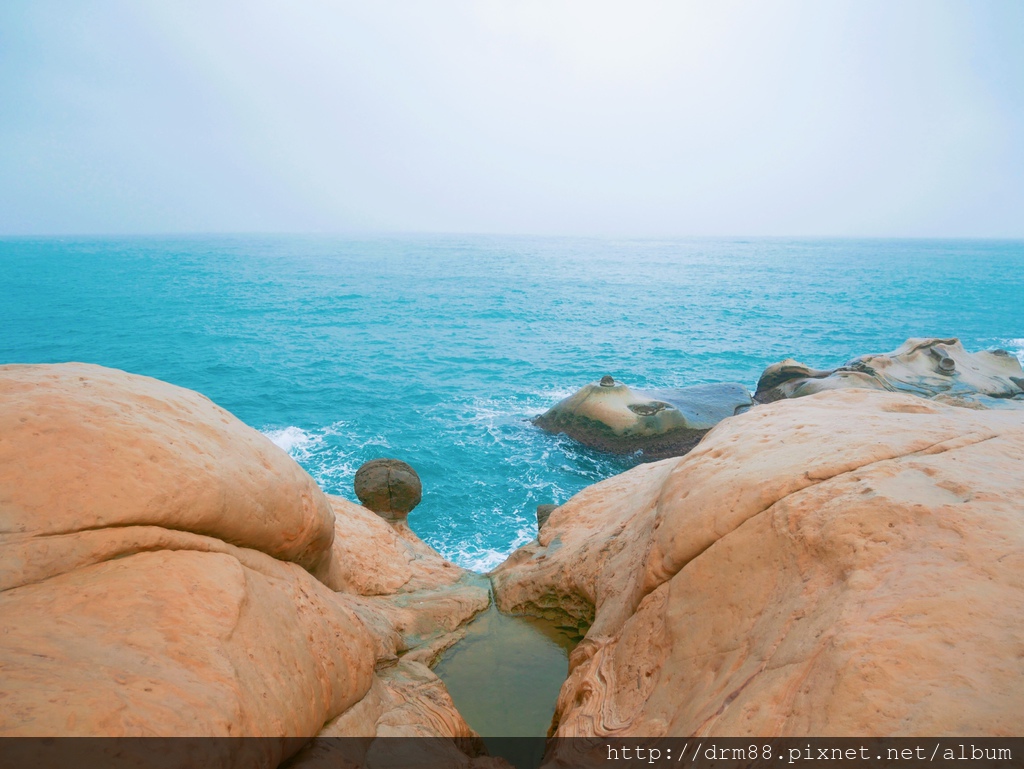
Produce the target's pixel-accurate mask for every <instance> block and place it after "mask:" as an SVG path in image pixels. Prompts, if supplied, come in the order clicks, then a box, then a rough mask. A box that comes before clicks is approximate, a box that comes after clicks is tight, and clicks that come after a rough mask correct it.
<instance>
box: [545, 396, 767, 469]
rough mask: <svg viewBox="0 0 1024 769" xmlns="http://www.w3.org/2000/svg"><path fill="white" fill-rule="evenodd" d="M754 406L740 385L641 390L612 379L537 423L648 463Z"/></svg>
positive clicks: (681, 450) (570, 399) (683, 448)
mask: <svg viewBox="0 0 1024 769" xmlns="http://www.w3.org/2000/svg"><path fill="white" fill-rule="evenodd" d="M752 402H753V401H751V398H750V393H749V392H747V388H745V387H744V386H743V385H740V384H730V383H721V384H710V385H695V386H693V387H681V388H677V389H672V390H650V391H641V390H632V389H630V388H629V387H628V386H626V385H624V384H622V383H621V382H616V381H615V380H614V379H613V378H612V377H610V376H607V377H605V378H604V379H602V380H601V381H600V382H592V383H590V384H588V385H586V386H584V387H583V388H581V389H580V390H578V391H577V392H575V393H573V394H572V395H570V396H569V397H568V398H566V399H565V400H562V401H560V402H559V403H557V404H555V405H554V406H552V407H551V408H550V409H548V410H547V411H546V412H544V413H543V414H541V415H540V416H538V417H536V418H534V420H533V421H534V424H536V425H537V426H538V427H540V428H542V429H544V430H547V431H548V432H552V433H565V434H566V435H568V436H569V437H570V438H573V439H575V440H577V441H579V442H580V443H583V444H585V445H587V446H590V447H591V448H595V449H600V450H601V451H609V452H612V453H615V454H633V453H636V452H641V453H642V454H643V456H644V458H646V459H657V458H663V457H670V456H680V455H682V454H685V453H686V452H687V451H689V450H690V449H692V448H693V447H694V446H695V445H697V443H698V442H699V441H700V439H701V438H703V437H704V435H705V434H706V433H707V431H708V430H710V429H711V428H712V427H714V426H715V425H716V424H718V423H719V422H720V421H722V420H723V419H725V418H726V417H731V416H733V415H734V414H737V413H739V412H741V411H743V410H744V409H746V408H748V407H749V406H750V405H751V403H752Z"/></svg>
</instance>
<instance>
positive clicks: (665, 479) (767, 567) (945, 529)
mask: <svg viewBox="0 0 1024 769" xmlns="http://www.w3.org/2000/svg"><path fill="white" fill-rule="evenodd" d="M1022 471H1024V413H1022V412H1019V411H987V410H986V411H976V410H968V409H962V408H953V407H950V406H946V405H943V404H941V403H934V402H933V403H928V402H925V401H922V400H921V399H919V398H914V397H910V396H906V395H900V394H892V393H886V392H870V391H866V390H854V389H849V390H841V391H833V392H823V393H819V394H816V395H812V396H809V397H806V398H801V399H799V400H795V401H782V402H779V403H773V404H770V405H767V406H764V407H760V408H757V409H753V410H751V411H750V412H748V413H746V414H742V415H740V416H738V417H736V418H734V419H729V420H726V421H724V422H722V423H721V424H720V425H718V427H716V428H715V429H714V430H713V431H712V433H711V434H710V435H708V437H707V438H706V439H705V440H704V441H703V442H702V443H701V445H700V446H699V447H698V448H696V449H695V450H694V451H692V452H691V453H690V454H688V455H687V456H685V457H682V458H679V459H670V460H665V461H663V462H658V463H654V464H649V465H643V466H640V467H638V468H635V469H633V470H631V471H629V472H627V473H624V474H622V475H620V476H617V477H615V478H612V479H609V480H607V481H604V482H602V483H599V484H596V485H594V486H592V487H590V488H588V489H586V490H584V491H583V492H581V493H580V494H578V495H577V496H575V497H574V498H573V499H571V500H569V501H568V502H566V503H565V504H564V505H562V506H561V507H560V508H559V510H557V511H556V512H555V513H554V514H553V515H552V517H551V519H550V520H549V521H548V523H547V525H546V526H545V527H544V528H543V529H542V531H541V533H540V538H539V542H536V543H533V544H531V545H528V546H527V547H526V548H523V549H521V550H520V551H517V552H516V553H515V554H513V555H512V556H511V557H510V558H509V560H508V561H507V562H506V563H505V564H503V565H502V566H501V567H499V569H497V570H496V572H495V573H494V574H493V575H492V577H493V582H494V586H495V592H496V600H497V603H498V606H499V608H501V609H503V610H505V611H517V612H526V613H532V614H536V615H540V616H549V617H553V616H561V617H562V620H563V623H564V624H566V625H578V626H581V629H582V630H585V631H586V637H585V639H584V640H583V642H582V643H581V644H580V645H579V646H578V647H577V648H576V649H575V650H574V652H573V654H572V656H571V658H570V674H569V678H568V680H567V681H566V683H565V685H564V686H563V687H562V691H561V694H560V697H559V701H558V705H557V709H556V716H555V721H556V723H555V733H556V734H557V735H559V736H609V735H616V736H633V735H646V736H658V735H671V736H690V735H693V736H713V735H743V736H747V735H749V736H757V735H793V736H796V735H822V736H828V735H936V734H942V735H1012V734H1016V733H1018V732H1019V731H1020V725H1021V723H1024V692H1022V690H1021V689H1020V687H1019V686H1017V681H1019V680H1020V679H1021V676H1022V675H1024V641H1022V640H1021V636H1020V633H1019V632H1018V627H1017V625H1018V624H1019V618H1020V617H1021V616H1022V612H1024V578H1022V574H1024V555H1022V554H1024V517H1022V516H1021V502H1020V500H1021V498H1022V496H1024V488H1022V483H1024V480H1022V479H1024V472H1022Z"/></svg>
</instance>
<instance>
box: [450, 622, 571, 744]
mask: <svg viewBox="0 0 1024 769" xmlns="http://www.w3.org/2000/svg"><path fill="white" fill-rule="evenodd" d="M571 648H572V642H571V641H570V640H569V638H568V637H567V636H566V635H564V634H563V633H561V632H559V631H558V630H557V629H555V628H554V627H553V626H551V625H550V624H549V623H546V622H543V621H541V620H536V619H532V618H529V617H513V616H510V615H508V614H502V613H500V612H499V611H498V610H497V609H495V608H494V606H493V605H492V606H491V607H490V608H489V609H488V610H487V611H486V612H484V613H483V614H481V615H480V616H479V617H477V618H476V619H475V620H474V621H473V622H472V623H471V624H470V625H469V628H468V633H467V635H466V637H465V638H464V639H463V640H462V641H459V643H457V644H455V646H453V647H452V648H451V649H449V650H448V651H447V652H446V653H445V654H444V656H443V657H442V658H441V660H440V662H438V664H437V666H436V667H435V668H434V672H435V673H437V675H438V676H440V678H441V680H443V681H444V683H445V686H447V687H448V692H449V693H450V694H451V696H452V700H454V702H455V706H456V707H457V708H458V709H459V712H460V713H462V716H463V718H465V719H466V721H467V722H468V723H469V725H470V726H471V727H473V729H475V730H476V731H477V732H479V733H480V734H481V735H482V736H483V737H485V738H486V737H499V736H500V737H543V736H545V735H546V734H547V731H548V726H550V725H551V716H552V715H554V712H555V700H557V699H558V692H559V690H560V689H561V688H562V683H563V682H564V681H565V677H566V675H567V674H568V670H569V650H570V649H571Z"/></svg>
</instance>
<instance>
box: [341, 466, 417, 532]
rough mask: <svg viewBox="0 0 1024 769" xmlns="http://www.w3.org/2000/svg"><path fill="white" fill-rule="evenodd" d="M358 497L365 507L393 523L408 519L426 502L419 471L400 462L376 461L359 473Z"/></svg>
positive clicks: (356, 483)
mask: <svg viewBox="0 0 1024 769" xmlns="http://www.w3.org/2000/svg"><path fill="white" fill-rule="evenodd" d="M355 490H356V496H357V497H359V501H360V502H362V503H363V506H364V507H367V508H369V509H370V510H373V512H375V513H377V514H378V515H380V516H382V517H384V518H389V519H401V518H405V517H406V516H407V515H408V514H409V513H410V512H411V511H412V509H413V508H414V507H416V505H418V504H419V503H420V500H421V499H422V498H423V485H422V484H421V483H420V477H419V476H418V475H417V474H416V471H415V470H413V469H412V467H411V466H410V465H409V464H407V463H406V462H403V461H401V460H400V459H373V460H371V461H369V462H367V463H365V464H364V465H363V466H362V467H360V468H359V470H357V471H356V478H355Z"/></svg>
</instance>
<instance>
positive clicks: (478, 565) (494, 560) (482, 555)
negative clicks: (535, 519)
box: [431, 526, 537, 574]
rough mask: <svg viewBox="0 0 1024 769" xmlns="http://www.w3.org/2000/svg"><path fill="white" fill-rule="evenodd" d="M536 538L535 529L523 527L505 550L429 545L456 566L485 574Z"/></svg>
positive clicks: (471, 546) (466, 545)
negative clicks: (452, 548)
mask: <svg viewBox="0 0 1024 769" xmlns="http://www.w3.org/2000/svg"><path fill="white" fill-rule="evenodd" d="M536 536H537V529H536V527H529V526H524V527H522V528H520V529H519V530H518V531H517V532H516V536H515V539H513V540H512V543H511V544H510V545H509V546H508V548H506V549H501V550H499V549H497V548H484V547H479V546H474V545H470V544H463V545H462V546H461V547H458V548H457V549H456V550H454V551H448V550H447V549H445V548H438V547H437V544H438V543H431V544H432V545H433V546H434V547H435V549H437V550H438V552H440V553H441V555H443V556H444V557H445V558H447V559H448V560H449V561H451V562H452V563H454V564H455V565H457V566H461V567H462V568H463V569H468V570H469V571H475V572H476V573H477V574H485V573H487V572H489V571H490V570H491V569H493V568H494V567H496V566H498V565H499V564H500V563H501V562H502V561H504V560H505V559H506V558H508V557H509V556H510V555H512V553H513V552H514V551H515V550H518V549H519V548H520V547H522V546H523V545H525V544H526V543H527V542H529V541H531V540H532V539H533V538H534V537H536Z"/></svg>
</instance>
